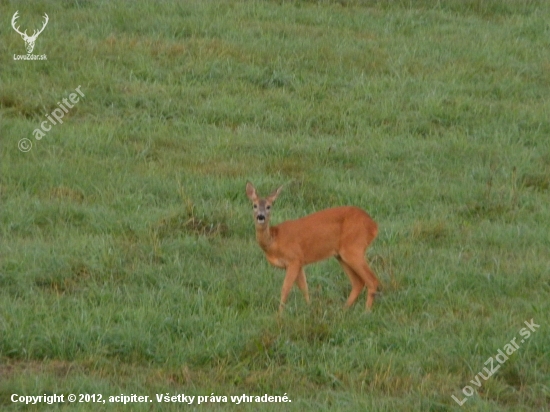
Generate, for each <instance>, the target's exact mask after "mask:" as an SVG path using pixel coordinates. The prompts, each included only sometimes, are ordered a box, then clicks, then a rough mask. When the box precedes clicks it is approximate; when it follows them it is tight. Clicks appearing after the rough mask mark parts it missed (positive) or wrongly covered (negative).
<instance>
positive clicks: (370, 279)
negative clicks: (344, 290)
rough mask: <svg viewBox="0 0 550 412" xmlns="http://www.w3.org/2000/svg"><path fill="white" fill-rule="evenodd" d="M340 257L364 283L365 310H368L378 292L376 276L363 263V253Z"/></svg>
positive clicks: (364, 262)
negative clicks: (365, 291)
mask: <svg viewBox="0 0 550 412" xmlns="http://www.w3.org/2000/svg"><path fill="white" fill-rule="evenodd" d="M340 256H341V257H342V259H343V260H344V262H345V263H347V264H348V265H349V266H350V267H351V269H352V270H353V271H354V272H355V273H356V274H357V275H358V276H359V277H360V278H361V279H362V280H363V282H364V283H365V285H366V287H367V304H366V309H367V310H369V309H370V308H371V307H372V304H373V302H374V296H375V295H376V291H377V290H378V284H379V282H378V279H377V278H376V275H375V274H374V272H373V271H372V269H371V268H370V267H369V265H368V264H367V262H366V261H365V258H364V252H363V251H359V252H357V253H353V254H351V253H349V252H348V253H347V255H343V254H341V255H340Z"/></svg>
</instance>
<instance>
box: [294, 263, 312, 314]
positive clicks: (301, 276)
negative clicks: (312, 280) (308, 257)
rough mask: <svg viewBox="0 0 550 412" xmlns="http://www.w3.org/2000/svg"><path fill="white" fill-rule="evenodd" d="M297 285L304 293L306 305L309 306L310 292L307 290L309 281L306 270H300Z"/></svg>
mask: <svg viewBox="0 0 550 412" xmlns="http://www.w3.org/2000/svg"><path fill="white" fill-rule="evenodd" d="M296 284H297V285H298V288H300V290H301V291H302V295H304V299H305V300H306V303H307V304H308V305H309V292H308V290H307V280H306V274H305V272H304V268H302V269H300V273H299V274H298V277H297V278H296Z"/></svg>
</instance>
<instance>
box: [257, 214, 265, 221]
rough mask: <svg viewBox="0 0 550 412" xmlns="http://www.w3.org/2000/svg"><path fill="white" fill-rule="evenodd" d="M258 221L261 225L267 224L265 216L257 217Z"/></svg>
mask: <svg viewBox="0 0 550 412" xmlns="http://www.w3.org/2000/svg"><path fill="white" fill-rule="evenodd" d="M256 220H257V221H258V222H259V223H263V222H265V216H264V215H258V216H256Z"/></svg>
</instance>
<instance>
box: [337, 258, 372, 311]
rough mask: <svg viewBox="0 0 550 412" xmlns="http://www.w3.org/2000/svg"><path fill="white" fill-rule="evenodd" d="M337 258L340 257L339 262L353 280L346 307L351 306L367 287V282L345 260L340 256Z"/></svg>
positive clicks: (350, 279)
mask: <svg viewBox="0 0 550 412" xmlns="http://www.w3.org/2000/svg"><path fill="white" fill-rule="evenodd" d="M336 259H338V263H340V266H342V269H344V272H345V273H346V275H348V278H349V281H350V282H351V292H350V294H349V297H348V300H347V301H346V308H349V307H350V306H351V305H353V304H354V303H355V301H356V300H357V297H358V296H359V294H360V293H361V291H362V290H363V288H364V287H365V282H363V279H361V277H360V276H359V275H358V274H357V273H355V271H354V270H353V269H352V268H351V267H350V266H349V265H348V264H347V263H346V262H344V261H343V260H342V258H341V257H340V256H338V257H337V258H336Z"/></svg>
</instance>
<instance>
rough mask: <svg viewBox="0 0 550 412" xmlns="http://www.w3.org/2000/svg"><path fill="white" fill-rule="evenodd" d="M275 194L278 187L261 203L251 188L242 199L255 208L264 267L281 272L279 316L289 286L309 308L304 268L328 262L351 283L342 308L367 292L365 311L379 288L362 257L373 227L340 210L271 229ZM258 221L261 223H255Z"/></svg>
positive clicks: (359, 213)
mask: <svg viewBox="0 0 550 412" xmlns="http://www.w3.org/2000/svg"><path fill="white" fill-rule="evenodd" d="M280 190H281V187H280V188H279V189H277V190H276V191H274V192H273V193H272V194H270V195H269V196H268V197H267V198H260V197H259V196H258V194H257V193H256V189H255V188H254V186H253V185H252V184H251V183H247V185H246V193H247V196H248V198H249V199H250V200H251V201H252V203H253V205H255V207H254V222H255V226H256V240H257V242H258V244H259V245H260V247H261V248H262V250H263V251H264V253H265V255H266V258H267V260H268V261H269V263H271V264H272V265H273V266H276V267H278V268H283V269H286V276H285V280H284V282H283V288H282V290H281V302H280V306H279V312H280V313H281V312H282V310H283V308H284V305H285V303H286V300H287V297H288V294H289V292H290V289H291V288H292V285H293V284H294V282H296V284H297V285H298V287H299V288H300V290H301V291H302V294H303V295H304V298H305V300H306V301H307V302H308V303H309V293H308V288H307V281H306V277H305V273H304V270H303V267H304V266H305V265H308V264H310V263H314V262H318V261H320V260H324V259H328V258H329V257H336V259H337V260H338V262H339V263H340V265H341V266H342V269H343V270H344V272H345V273H346V275H347V276H348V278H349V279H350V282H351V285H352V289H351V293H350V295H349V297H348V300H347V301H346V307H349V306H351V305H353V303H354V302H355V300H356V299H357V297H358V296H359V294H360V293H361V291H362V290H363V288H364V287H366V288H367V302H366V308H367V309H370V308H371V307H372V304H373V302H374V295H375V294H376V291H377V289H378V285H379V282H378V279H377V278H376V275H375V274H374V272H373V271H372V270H371V268H370V267H369V265H368V263H367V261H366V260H365V251H366V250H367V247H368V246H369V245H370V243H371V242H372V241H373V240H374V238H375V237H376V235H377V234H378V226H377V224H376V222H375V221H374V220H372V218H371V217H370V216H369V215H368V214H367V212H365V211H364V210H362V209H360V208H358V207H355V206H341V207H334V208H330V209H325V210H322V211H320V212H316V213H312V214H310V215H308V216H305V217H302V218H300V219H296V220H288V221H286V222H283V223H281V224H279V225H277V226H273V227H270V226H269V219H270V214H271V205H272V204H273V202H274V201H275V199H276V198H277V196H278V195H279V193H280ZM262 216H263V217H264V219H263V220H262V219H260V220H258V217H262Z"/></svg>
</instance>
